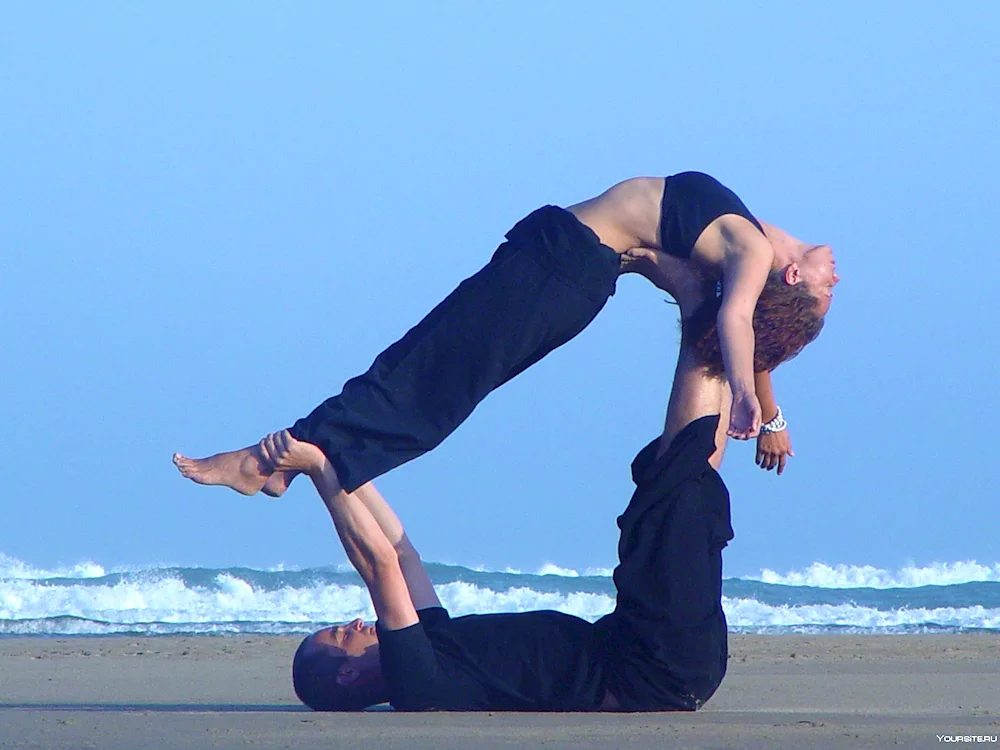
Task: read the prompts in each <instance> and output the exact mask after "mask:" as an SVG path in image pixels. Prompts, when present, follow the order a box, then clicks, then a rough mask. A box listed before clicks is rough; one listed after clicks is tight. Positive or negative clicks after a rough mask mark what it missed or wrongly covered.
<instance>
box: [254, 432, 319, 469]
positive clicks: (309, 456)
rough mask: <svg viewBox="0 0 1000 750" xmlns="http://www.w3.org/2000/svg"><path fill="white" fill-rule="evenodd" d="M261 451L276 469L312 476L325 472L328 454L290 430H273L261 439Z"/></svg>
mask: <svg viewBox="0 0 1000 750" xmlns="http://www.w3.org/2000/svg"><path fill="white" fill-rule="evenodd" d="M260 452H261V454H262V455H263V457H264V459H265V460H266V461H267V462H269V463H270V464H271V466H272V467H273V468H274V470H275V471H301V472H304V473H306V474H309V475H310V476H314V475H316V474H320V473H322V472H323V467H324V465H325V464H326V456H325V455H323V451H321V450H320V449H319V448H317V447H316V446H315V445H313V444H312V443H303V442H301V441H299V440H296V439H295V438H293V437H292V435H291V433H290V432H288V430H282V431H281V432H272V433H271V434H270V435H268V436H267V437H266V438H264V439H263V440H261V441H260Z"/></svg>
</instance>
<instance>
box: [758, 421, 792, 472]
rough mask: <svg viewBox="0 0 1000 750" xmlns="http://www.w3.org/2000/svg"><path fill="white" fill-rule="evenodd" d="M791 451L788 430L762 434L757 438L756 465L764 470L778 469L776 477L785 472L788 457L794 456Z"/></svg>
mask: <svg viewBox="0 0 1000 750" xmlns="http://www.w3.org/2000/svg"><path fill="white" fill-rule="evenodd" d="M794 455H795V451H793V450H792V436H791V435H789V434H788V430H782V431H781V432H762V433H760V435H758V436H757V459H756V462H755V463H756V464H757V465H758V466H759V467H760V468H762V469H764V470H766V471H771V470H772V469H774V468H775V467H777V469H778V476H779V477H780V476H781V472H783V471H784V470H785V463H786V462H787V461H788V457H789V456H794Z"/></svg>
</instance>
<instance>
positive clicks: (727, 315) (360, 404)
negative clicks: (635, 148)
mask: <svg viewBox="0 0 1000 750" xmlns="http://www.w3.org/2000/svg"><path fill="white" fill-rule="evenodd" d="M677 259H681V260H682V261H683V262H684V263H685V264H689V266H690V268H689V270H691V271H693V272H696V273H698V274H700V275H701V276H702V277H703V278H705V279H708V280H715V281H717V282H718V284H719V287H720V289H721V295H720V297H719V298H718V300H717V301H716V303H715V304H714V305H712V306H710V311H711V314H710V315H704V314H703V315H702V316H701V327H702V336H701V339H702V341H701V343H700V344H699V345H700V346H704V347H712V346H716V347H718V349H719V351H720V353H721V357H720V358H719V359H720V360H721V362H722V369H721V370H720V371H718V372H715V373H714V374H716V375H718V376H724V377H725V378H726V379H727V381H728V384H729V387H730V390H731V392H732V403H731V409H730V420H729V428H728V434H729V436H731V437H734V438H737V439H741V440H745V439H749V438H751V437H754V436H756V435H757V434H758V433H759V431H760V429H761V424H762V407H761V401H760V397H763V398H764V400H765V402H766V403H765V406H767V407H768V412H769V414H768V418H769V419H770V418H771V415H772V414H773V413H774V412H775V411H776V408H775V404H774V398H773V394H772V392H771V385H770V377H769V375H768V373H769V372H770V370H772V369H773V368H774V367H776V366H777V365H778V364H779V363H780V362H783V361H785V360H786V359H788V358H790V357H792V356H794V355H795V354H797V353H798V352H799V351H801V349H802V348H803V347H804V346H805V345H806V344H808V343H809V342H810V341H811V340H813V339H814V338H815V337H816V336H817V335H818V334H819V331H820V329H821V328H822V323H823V317H824V316H825V315H826V312H827V310H828V309H829V307H830V301H831V299H832V296H833V295H832V290H833V287H834V286H835V285H836V284H837V282H838V281H839V278H838V276H837V274H836V270H835V264H834V259H833V253H832V251H831V249H830V247H829V246H827V245H811V244H808V243H805V242H802V241H800V240H798V239H796V238H794V237H792V236H791V235H789V234H788V233H786V232H784V231H783V230H781V229H779V228H778V227H776V226H773V225H770V224H766V223H764V222H761V221H758V220H757V219H756V218H755V217H754V216H753V215H752V214H751V213H750V211H749V210H747V208H746V206H745V205H744V204H743V202H742V201H741V200H740V199H739V198H738V197H737V196H736V194H735V193H733V192H732V191H731V190H729V189H728V188H726V187H725V186H723V185H722V184H721V183H719V182H718V181H717V180H715V179H714V178H712V177H710V176H708V175H705V174H702V173H699V172H684V173H681V174H678V175H674V176H672V177H667V178H662V177H636V178H632V179H629V180H625V181H624V182H620V183H618V184H617V185H614V186H613V187H611V188H610V189H608V190H606V191H605V192H604V193H602V194H601V195H599V196H597V197H595V198H592V199H590V200H586V201H584V202H582V203H577V204H576V205H573V206H570V207H569V208H567V209H562V208H558V207H555V206H545V207H543V208H540V209H538V210H537V211H534V212H533V213H531V214H529V215H528V216H527V217H525V218H524V219H522V220H521V221H519V222H518V223H517V224H516V225H515V226H514V227H513V229H511V230H510V232H508V233H507V236H506V241H505V242H504V243H502V244H501V245H500V247H499V248H498V249H497V251H496V252H495V253H494V255H493V257H492V258H491V260H490V261H489V263H487V264H486V266H485V267H484V268H483V269H482V270H480V271H479V272H478V273H476V274H474V275H473V276H471V277H470V278H468V279H466V280H465V281H463V282H462V283H461V284H460V285H459V286H458V288H456V289H455V291H453V292H452V293H451V294H450V295H448V297H446V298H445V299H444V301H442V302H441V303H440V304H439V305H437V307H435V308H434V309H433V310H431V312H430V313H428V315H427V316H426V317H425V318H424V319H423V320H421V321H420V322H419V323H418V324H417V325H416V326H414V327H413V328H412V329H410V331H408V332H407V333H406V334H405V335H404V336H403V337H402V338H401V339H400V340H399V341H397V342H395V343H394V344H392V345H391V346H389V347H388V348H387V349H386V350H385V351H383V352H382V353H381V354H379V355H378V356H377V357H376V358H375V361H374V362H373V363H372V365H371V367H370V368H369V369H368V371H367V372H365V373H364V374H362V375H359V376H358V377H355V378H352V379H351V380H349V381H347V383H346V384H345V385H344V388H343V390H342V392H341V393H340V394H339V395H337V396H334V397H332V398H329V399H327V400H326V401H324V402H323V403H322V404H320V405H319V406H318V407H316V408H315V409H314V410H313V411H312V413H310V414H309V415H308V416H307V417H305V418H303V419H299V420H298V421H297V422H296V423H295V424H294V425H293V426H292V427H291V428H290V433H291V435H292V436H293V437H294V438H296V439H297V440H300V441H304V442H308V443H312V444H314V445H316V446H318V447H319V448H320V449H321V450H322V451H323V453H324V454H326V456H327V458H328V459H329V460H330V462H331V464H332V465H333V467H334V468H335V470H336V473H337V476H338V477H339V479H340V482H341V484H342V486H343V488H344V489H345V490H346V491H348V492H353V491H354V490H356V489H357V488H358V487H360V486H361V485H363V484H365V483H366V482H368V481H370V480H372V479H375V478H376V477H378V476H380V475H382V474H384V473H385V472H387V471H389V470H391V469H393V468H395V467H396V466H399V465H400V464H403V463H405V462H407V461H409V460H411V459H413V458H416V457H417V456H420V455H422V454H423V453H426V452H427V451H429V450H431V449H433V448H434V447H435V446H437V445H438V444H439V443H440V442H441V441H442V440H444V438H446V437H447V436H448V435H449V434H451V433H452V432H453V431H454V430H455V429H456V428H457V427H458V426H459V425H460V424H461V423H462V422H463V421H464V420H465V419H466V418H467V417H468V416H469V414H471V413H472V411H473V409H475V407H476V406H477V405H478V404H479V402H480V401H481V400H482V399H483V398H485V397H486V396H487V395H488V394H489V393H490V392H491V391H493V390H494V389H496V388H498V387H499V386H501V385H503V384H504V383H505V382H507V381H508V380H510V379H511V378H513V377H514V376H515V375H517V374H519V373H520V372H522V371H523V370H525V369H527V368H528V367H530V366H531V365H532V364H534V363H535V362H537V361H539V360H540V359H542V358H543V357H544V356H546V355H547V354H548V353H549V352H551V351H552V350H553V349H555V348H557V347H559V346H561V345H562V344H564V343H566V342H567V341H569V340H570V339H572V338H573V337H575V336H576V335H577V334H578V333H580V332H581V331H582V330H583V329H584V328H586V327H587V325H588V324H589V323H590V322H591V321H592V320H593V319H594V318H595V317H596V316H597V313H598V312H600V310H601V309H602V308H603V307H604V304H605V303H606V302H607V300H608V298H609V297H611V295H612V294H614V292H615V284H616V282H617V279H618V276H619V275H620V274H622V273H629V272H634V273H638V274H640V275H642V276H644V277H645V278H647V279H648V280H649V281H651V282H652V283H653V284H654V285H656V286H658V287H659V288H661V289H666V288H667V287H668V286H669V285H668V284H666V283H665V276H664V275H665V273H667V272H666V271H665V270H664V269H665V268H668V267H669V266H670V265H671V264H673V263H676V262H677ZM755 328H756V329H757V334H756V335H755ZM758 338H759V339H760V340H759V341H758V340H757V339H758ZM710 358H711V357H707V356H706V357H704V359H710ZM777 419H778V421H779V422H780V416H778V417H777ZM786 447H787V446H786ZM769 450H770V451H771V455H770V456H767V455H766V454H767V452H768V451H767V450H765V461H764V463H766V464H767V465H766V466H765V468H773V466H774V464H775V462H776V460H777V458H778V457H780V459H781V461H782V465H783V460H784V456H783V452H787V450H782V449H769ZM758 461H759V462H760V461H761V454H760V450H759V451H758ZM174 462H175V464H176V465H177V467H178V469H179V470H180V472H181V473H182V474H183V475H184V476H185V477H187V478H189V479H192V480H193V481H195V482H198V483H200V484H208V485H223V486H227V487H230V488H232V489H234V490H236V491H238V492H241V493H244V494H248V495H249V494H253V493H255V492H258V491H259V490H261V489H263V490H264V491H265V492H266V493H268V494H271V495H280V494H281V493H282V492H283V491H284V490H285V488H286V487H287V484H288V482H289V481H290V479H291V477H292V476H294V475H293V474H289V473H285V472H274V470H273V468H272V467H271V465H270V463H269V462H268V460H267V459H266V457H265V455H264V453H263V452H262V450H261V448H260V446H258V445H253V446H249V447H246V448H242V449H240V450H237V451H230V452H227V453H219V454H216V455H214V456H210V457H208V458H203V459H190V458H186V457H184V456H181V455H179V454H176V455H175V456H174Z"/></svg>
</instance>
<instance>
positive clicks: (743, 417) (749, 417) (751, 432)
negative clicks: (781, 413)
mask: <svg viewBox="0 0 1000 750" xmlns="http://www.w3.org/2000/svg"><path fill="white" fill-rule="evenodd" d="M760 421H761V414H760V402H759V401H758V400H757V396H756V395H754V394H753V393H748V392H746V391H744V392H743V393H736V392H733V408H732V411H730V413H729V430H727V432H726V434H727V435H729V437H731V438H736V439H737V440H749V439H750V438H752V437H756V436H757V433H759V432H760Z"/></svg>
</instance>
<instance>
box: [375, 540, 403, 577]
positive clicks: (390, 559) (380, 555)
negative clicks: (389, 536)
mask: <svg viewBox="0 0 1000 750" xmlns="http://www.w3.org/2000/svg"><path fill="white" fill-rule="evenodd" d="M369 564H370V565H371V568H372V573H373V574H374V575H375V577H379V576H381V575H384V574H385V573H386V572H387V571H392V570H399V553H398V552H397V551H396V549H395V547H393V546H392V545H391V544H389V543H388V541H387V542H386V543H385V544H384V545H383V544H380V545H379V546H378V547H375V548H373V549H372V550H371V552H370V554H369Z"/></svg>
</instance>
